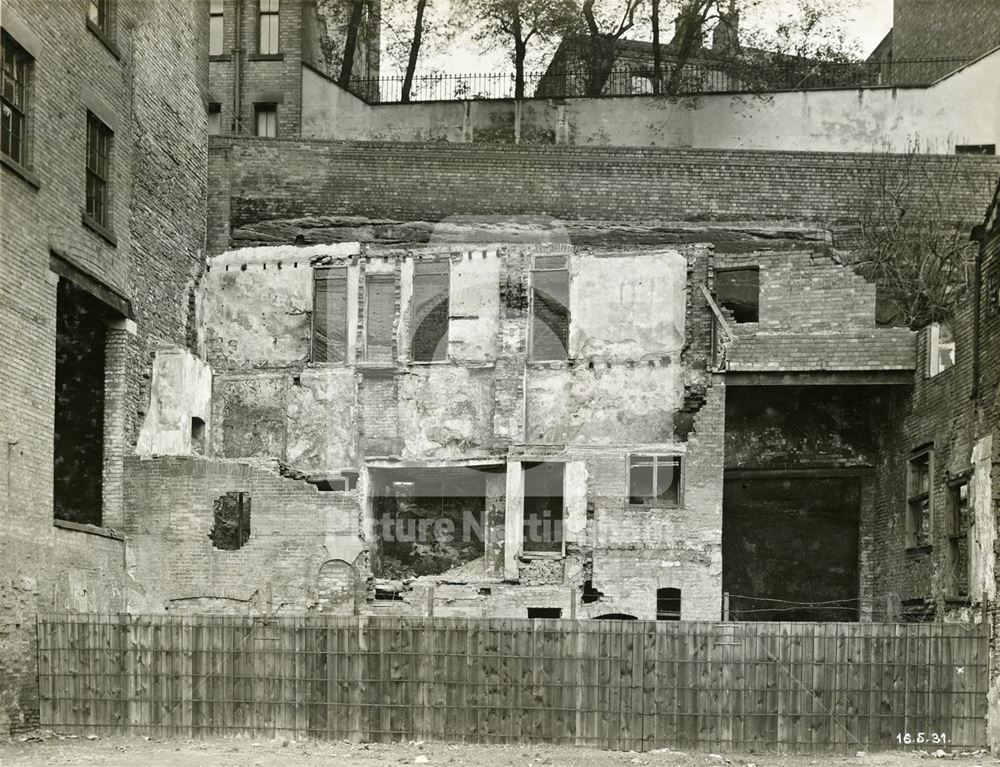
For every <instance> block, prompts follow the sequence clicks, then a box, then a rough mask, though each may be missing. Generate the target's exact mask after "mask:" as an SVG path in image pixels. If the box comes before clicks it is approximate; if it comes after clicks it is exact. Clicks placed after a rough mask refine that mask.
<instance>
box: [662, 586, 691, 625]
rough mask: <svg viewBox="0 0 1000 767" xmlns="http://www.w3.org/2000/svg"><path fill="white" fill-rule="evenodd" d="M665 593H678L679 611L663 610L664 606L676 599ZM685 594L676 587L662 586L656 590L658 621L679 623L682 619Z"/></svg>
mask: <svg viewBox="0 0 1000 767" xmlns="http://www.w3.org/2000/svg"><path fill="white" fill-rule="evenodd" d="M664 592H676V599H677V609H676V610H664V609H661V607H662V604H663V603H664V602H666V601H667V600H671V601H672V600H673V599H674V598H675V597H674V595H673V594H672V593H671V594H670V595H669V596H668V595H667V594H665V593H664ZM661 594H663V596H661ZM683 605H684V602H683V593H682V591H681V590H680V589H679V588H676V587H674V586H661V587H659V588H657V589H656V620H658V621H679V620H680V619H681V614H682V612H683V609H684V608H683Z"/></svg>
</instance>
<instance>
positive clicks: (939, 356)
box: [927, 322, 955, 376]
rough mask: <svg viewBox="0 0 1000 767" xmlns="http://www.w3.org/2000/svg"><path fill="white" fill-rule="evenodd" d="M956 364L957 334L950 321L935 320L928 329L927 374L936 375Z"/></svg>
mask: <svg viewBox="0 0 1000 767" xmlns="http://www.w3.org/2000/svg"><path fill="white" fill-rule="evenodd" d="M954 364H955V334H954V332H953V331H952V327H951V323H950V322H935V323H934V324H932V325H931V326H930V328H928V331H927V365H928V370H927V374H928V375H930V376H936V375H937V374H938V373H940V372H942V371H944V370H947V369H948V368H950V367H951V366H952V365H954Z"/></svg>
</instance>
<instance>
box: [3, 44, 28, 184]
mask: <svg viewBox="0 0 1000 767" xmlns="http://www.w3.org/2000/svg"><path fill="white" fill-rule="evenodd" d="M2 41H3V42H2V45H3V73H2V75H0V78H2V97H0V110H2V122H0V152H3V153H4V154H5V155H7V156H8V157H9V158H10V159H12V160H13V161H14V162H16V163H18V164H19V165H27V162H26V151H25V150H26V145H25V135H26V130H27V119H26V114H27V100H28V95H27V80H28V68H29V66H30V63H31V57H29V56H28V54H27V53H25V52H24V50H23V49H22V48H21V46H19V45H18V44H17V43H16V42H14V40H13V38H11V37H10V36H9V35H7V34H4V35H3V36H2Z"/></svg>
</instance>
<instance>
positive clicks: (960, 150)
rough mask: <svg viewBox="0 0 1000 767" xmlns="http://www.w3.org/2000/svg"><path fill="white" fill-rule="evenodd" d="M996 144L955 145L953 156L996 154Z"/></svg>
mask: <svg viewBox="0 0 1000 767" xmlns="http://www.w3.org/2000/svg"><path fill="white" fill-rule="evenodd" d="M996 153H997V145H996V144H956V145H955V154H996Z"/></svg>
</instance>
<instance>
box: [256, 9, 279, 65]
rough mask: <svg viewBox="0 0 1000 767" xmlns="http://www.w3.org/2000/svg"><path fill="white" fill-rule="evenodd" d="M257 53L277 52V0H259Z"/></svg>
mask: <svg viewBox="0 0 1000 767" xmlns="http://www.w3.org/2000/svg"><path fill="white" fill-rule="evenodd" d="M258 27H259V29H260V45H259V46H258V53H265V54H266V53H277V52H278V0H260V18H259V19H258Z"/></svg>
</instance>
